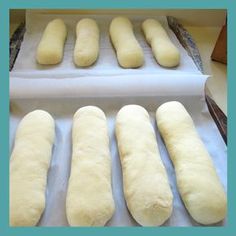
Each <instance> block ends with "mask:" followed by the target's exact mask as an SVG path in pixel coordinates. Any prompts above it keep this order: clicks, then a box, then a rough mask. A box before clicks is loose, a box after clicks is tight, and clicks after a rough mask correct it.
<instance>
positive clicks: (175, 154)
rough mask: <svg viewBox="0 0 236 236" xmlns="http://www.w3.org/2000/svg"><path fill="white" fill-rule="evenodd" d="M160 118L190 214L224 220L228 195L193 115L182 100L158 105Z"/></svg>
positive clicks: (206, 219) (199, 219)
mask: <svg viewBox="0 0 236 236" xmlns="http://www.w3.org/2000/svg"><path fill="white" fill-rule="evenodd" d="M156 119H157V124H158V128H159V130H160V132H161V135H162V137H163V139H164V141H165V144H166V147H167V150H168V152H169V154H170V157H171V160H172V162H173V164H174V167H175V172H176V179H177V185H178V189H179V192H180V195H181V197H182V199H183V201H184V204H185V206H186V208H187V209H188V211H189V213H190V215H191V216H192V217H193V218H194V219H195V220H196V221H197V222H199V223H201V224H213V223H216V222H219V221H221V220H222V219H224V217H225V215H226V195H225V192H224V189H223V187H222V185H221V183H220V181H219V178H218V176H217V173H216V170H215V168H214V165H213V163H212V160H211V157H210V155H209V154H208V152H207V150H206V148H205V146H204V144H203V143H202V141H201V139H200V138H199V136H198V133H197V131H196V129H195V127H194V123H193V120H192V118H191V117H190V115H189V114H188V112H187V111H186V110H185V108H184V106H183V105H182V104H181V103H179V102H167V103H165V104H163V105H161V106H160V107H159V108H158V109H157V112H156Z"/></svg>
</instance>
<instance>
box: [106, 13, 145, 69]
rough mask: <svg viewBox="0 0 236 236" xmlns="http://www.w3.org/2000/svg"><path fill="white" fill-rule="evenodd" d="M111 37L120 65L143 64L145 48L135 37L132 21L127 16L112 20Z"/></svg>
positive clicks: (134, 65)
mask: <svg viewBox="0 0 236 236" xmlns="http://www.w3.org/2000/svg"><path fill="white" fill-rule="evenodd" d="M110 37H111V41H112V44H113V46H114V48H115V50H116V54H117V60H118V62H119V64H120V66H122V67H124V68H136V67H140V66H142V65H143V62H144V57H143V50H142V48H141V47H140V45H139V43H138V41H137V39H136V38H135V35H134V32H133V26H132V23H131V22H130V20H129V19H128V18H127V17H121V16H120V17H115V18H114V19H113V20H112V22H111V24H110Z"/></svg>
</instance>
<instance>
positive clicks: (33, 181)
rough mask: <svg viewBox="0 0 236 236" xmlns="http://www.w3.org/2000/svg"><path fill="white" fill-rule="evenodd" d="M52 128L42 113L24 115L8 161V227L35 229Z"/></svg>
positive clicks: (48, 160) (46, 116)
mask: <svg viewBox="0 0 236 236" xmlns="http://www.w3.org/2000/svg"><path fill="white" fill-rule="evenodd" d="M54 126H55V125H54V120H53V118H52V117H51V116H50V115H49V114H48V113H47V112H45V111H42V110H35V111H33V112H30V113H29V114H27V115H26V116H25V117H24V118H23V119H22V121H21V122H20V124H19V126H18V129H17V132H16V137H15V145H14V149H13V151H12V155H11V159H10V225H11V226H35V225H36V224H37V223H38V221H39V219H40V217H41V215H42V213H43V211H44V208H45V191H46V184H47V173H48V169H49V165H50V161H51V156H52V146H53V142H54V136H55V127H54Z"/></svg>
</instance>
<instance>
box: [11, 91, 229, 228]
mask: <svg viewBox="0 0 236 236" xmlns="http://www.w3.org/2000/svg"><path fill="white" fill-rule="evenodd" d="M198 91H199V94H198V95H197V94H196V95H187V96H183V95H182V96H179V95H174V94H173V95H169V96H157V95H156V96H142V97H139V96H130V97H129V96H123V97H109V96H107V97H94V96H92V97H90V96H88V97H85V96H84V97H79V96H78V97H77V98H76V97H71V98H69V97H67V98H50V99H48V98H43V97H41V98H36V99H35V98H33V97H32V98H28V99H23V98H15V99H12V100H11V116H10V149H11V150H12V147H13V140H14V136H15V132H16V128H17V125H18V124H19V122H20V120H21V119H22V118H23V116H24V115H26V114H27V113H28V112H30V111H32V110H34V109H44V110H46V111H48V112H50V114H51V115H52V116H53V117H54V118H55V121H56V139H55V144H54V149H53V156H52V161H51V167H50V170H49V173H48V185H47V192H46V199H47V201H46V209H45V212H44V214H43V216H42V218H41V220H40V222H39V226H68V223H67V220H66V212H65V200H66V191H67V183H68V177H69V174H70V162H71V126H72V117H73V114H74V113H75V112H76V110H77V109H78V108H80V107H82V106H85V105H97V106H99V107H100V108H101V109H103V111H104V112H105V114H106V116H107V121H108V127H109V135H110V150H111V158H112V188H113V196H114V200H115V206H116V211H115V214H114V215H113V217H112V219H111V220H110V221H109V222H108V224H107V226H138V224H137V223H136V222H135V221H134V220H133V218H132V217H131V215H130V214H129V212H128V210H127V207H126V204H125V200H124V196H123V190H122V173H121V166H120V161H119V155H118V150H117V145H116V140H115V134H114V126H115V124H114V122H115V116H116V114H117V112H118V111H119V109H120V108H121V107H122V106H124V105H127V104H139V105H142V106H143V107H145V108H146V109H147V110H148V112H149V114H150V117H151V122H152V124H153V127H154V129H155V132H156V136H157V142H158V145H159V149H160V152H161V157H162V160H163V163H164V165H165V167H166V169H167V173H168V177H169V181H170V185H171V189H172V191H173V195H174V207H173V213H172V215H171V217H170V219H169V220H168V221H167V222H166V223H165V224H164V226H198V224H197V223H196V222H195V221H194V220H193V219H192V218H191V217H190V216H189V214H188V213H187V211H186V209H185V207H184V205H183V203H182V201H181V199H180V196H179V194H178V191H177V188H176V179H175V174H174V169H173V166H172V164H171V161H170V158H169V157H168V154H167V151H166V148H165V146H164V144H163V141H162V139H161V138H160V135H159V132H158V130H157V128H156V124H155V111H156V109H157V108H158V106H160V105H161V104H162V103H164V102H167V101H170V100H177V101H180V102H182V103H183V104H184V105H185V107H186V109H187V110H188V111H189V113H190V114H191V116H192V118H193V120H194V122H195V125H196V127H197V130H198V132H199V134H200V137H201V138H202V140H203V142H204V143H205V145H206V147H207V149H208V151H209V153H210V154H211V156H212V158H213V162H214V165H215V167H216V170H217V173H218V175H219V177H220V180H221V182H222V184H223V186H224V188H225V191H227V148H226V146H225V144H224V141H223V139H222V138H221V135H220V133H219V131H218V129H217V127H216V125H215V123H214V121H213V120H212V118H211V116H210V114H209V112H208V110H207V106H206V103H205V101H204V97H203V96H202V94H201V93H200V89H199V90H198ZM11 150H10V151H11ZM225 224H226V221H224V222H220V223H218V224H217V225H225Z"/></svg>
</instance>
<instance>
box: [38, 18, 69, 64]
mask: <svg viewBox="0 0 236 236" xmlns="http://www.w3.org/2000/svg"><path fill="white" fill-rule="evenodd" d="M66 37H67V29H66V25H65V23H64V22H63V20H61V19H55V20H52V21H50V22H49V23H48V25H47V27H46V28H45V30H44V32H43V36H42V38H41V40H40V43H39V45H38V48H37V53H36V60H37V62H38V63H39V64H42V65H54V64H58V63H59V62H61V60H62V57H63V54H64V44H65V40H66Z"/></svg>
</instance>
